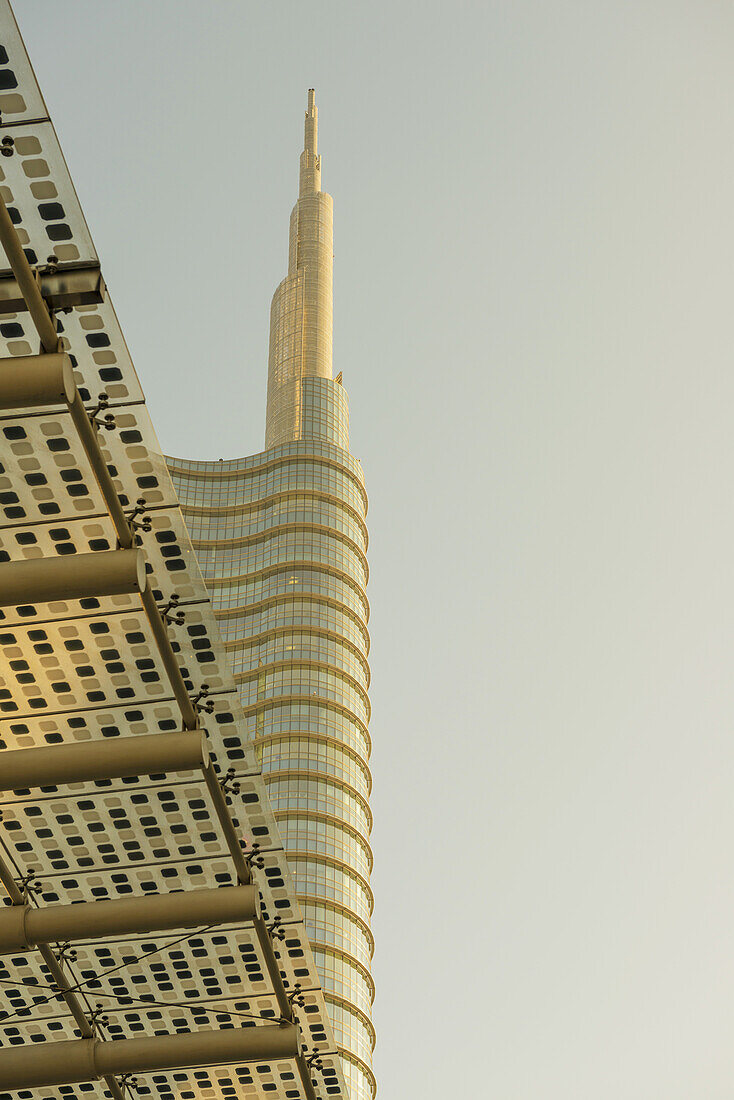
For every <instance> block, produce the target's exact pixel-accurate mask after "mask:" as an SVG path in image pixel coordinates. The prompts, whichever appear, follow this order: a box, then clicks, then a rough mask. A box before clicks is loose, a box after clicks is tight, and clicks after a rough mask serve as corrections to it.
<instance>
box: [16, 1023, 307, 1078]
mask: <svg viewBox="0 0 734 1100" xmlns="http://www.w3.org/2000/svg"><path fill="white" fill-rule="evenodd" d="M299 1053H300V1033H299V1030H298V1026H297V1025H296V1024H265V1025H263V1026H261V1027H244V1028H231V1029H228V1030H226V1031H210V1030H202V1031H194V1032H191V1033H190V1034H186V1035H161V1036H156V1037H146V1038H140V1039H115V1040H113V1041H108V1042H98V1041H96V1040H94V1039H81V1040H79V1039H77V1040H73V1041H71V1042H61V1043H44V1049H43V1055H42V1056H39V1050H38V1047H37V1046H36V1045H35V1044H29V1045H27V1046H22V1047H14V1048H9V1049H3V1050H0V1085H2V1086H4V1087H5V1088H6V1089H8V1088H9V1089H32V1088H41V1087H43V1086H46V1085H74V1084H81V1083H82V1082H84V1081H97V1080H99V1078H100V1077H105V1076H106V1075H108V1074H110V1075H112V1074H120V1073H150V1072H152V1071H154V1070H170V1069H193V1068H195V1067H197V1066H221V1065H227V1064H228V1063H230V1062H255V1061H256V1062H259V1061H263V1062H269V1061H274V1060H276V1059H280V1058H296V1057H297V1056H298V1054H299Z"/></svg>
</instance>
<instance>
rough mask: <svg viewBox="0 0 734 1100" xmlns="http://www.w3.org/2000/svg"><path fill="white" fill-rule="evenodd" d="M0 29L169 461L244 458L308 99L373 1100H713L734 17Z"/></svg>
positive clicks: (602, 5)
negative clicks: (368, 675) (357, 762)
mask: <svg viewBox="0 0 734 1100" xmlns="http://www.w3.org/2000/svg"><path fill="white" fill-rule="evenodd" d="M14 7H15V10H16V14H17V17H18V22H19V24H20V27H21V31H22V33H23V34H24V36H25V38H26V42H27V44H28V48H29V51H30V53H31V57H32V60H33V62H34V64H35V67H36V71H37V73H38V76H39V80H40V83H41V87H42V89H43V91H44V94H45V96H46V99H47V102H48V105H49V108H50V111H51V115H52V117H53V119H54V121H55V123H56V127H57V130H58V132H59V136H60V138H61V143H62V146H63V148H64V151H65V153H66V156H67V160H68V162H69V166H70V169H71V173H72V176H73V178H74V180H75V182H76V186H77V190H78V192H79V196H80V199H81V202H82V205H83V207H84V209H85V212H86V215H87V219H88V222H89V225H90V228H91V231H92V234H93V236H94V239H95V242H96V245H97V249H98V251H99V253H100V256H101V259H102V265H103V270H104V272H105V275H106V278H107V282H108V285H109V288H110V290H111V294H112V297H113V300H114V302H115V305H116V307H117V311H118V314H119V316H120V320H121V323H122V326H123V331H124V332H125V334H126V337H127V340H128V343H129V345H130V348H131V351H132V354H133V358H134V360H135V363H136V366H137V370H138V373H139V374H140V377H141V380H142V383H143V386H144V388H145V390H146V392H147V396H148V400H149V404H150V406H151V410H152V414H153V418H154V422H155V424H156V426H157V429H158V433H159V436H160V439H161V443H162V446H163V448H164V449H165V450H167V451H168V452H169V453H174V454H177V455H187V456H190V457H209V458H218V457H220V456H221V457H234V456H238V455H244V454H250V453H252V452H254V451H258V450H260V448H261V447H262V440H263V429H264V419H265V377H266V364H267V340H268V311H269V303H270V297H271V295H272V292H273V290H274V288H275V286H276V284H277V283H278V281H279V280H280V279H281V278H282V276H283V275H284V274H285V270H286V260H287V234H288V217H289V213H290V209H291V206H292V204H293V202H294V201H295V198H296V191H297V176H298V154H299V151H300V148H301V141H302V125H303V112H304V109H305V105H306V90H307V88H309V87H310V86H315V87H316V91H317V103H318V106H319V114H320V118H319V121H320V147H321V152H322V154H323V162H322V165H323V187H324V189H325V190H327V191H329V192H330V193H331V194H332V195H333V196H334V207H335V242H336V244H335V252H336V266H335V319H336V320H335V370H337V371H338V370H342V371H343V372H344V382H345V385H346V387H347V389H348V392H349V394H350V399H351V415H352V448H353V451H354V452H355V454H357V455H358V456H359V457H360V458H361V459H362V461H363V463H364V466H365V471H366V476H367V485H368V490H369V493H370V499H371V508H370V519H369V522H370V530H371V540H372V542H371V554H370V557H371V566H372V578H371V583H370V590H369V595H370V600H371V603H372V609H373V618H372V623H371V631H372V639H373V647H372V655H371V664H372V672H373V686H372V691H371V695H372V702H373V722H372V735H373V740H374V758H373V771H374V778H375V790H374V799H373V809H374V815H375V831H374V835H373V841H374V849H375V856H376V870H375V875H374V880H373V885H374V890H375V895H376V899H377V908H376V911H375V918H374V928H375V933H376V936H377V954H376V957H375V965H374V974H375V978H376V982H377V988H378V997H377V1002H376V1005H375V1022H376V1025H377V1029H378V1048H377V1053H376V1070H377V1074H378V1078H379V1082H380V1091H379V1096H380V1100H413V1098H416V1100H418V1098H419V1100H446V1098H447V1097H452V1098H454V1097H461V1098H462V1100H464V1098H472V1100H474V1098H475V1097H476V1098H483V1097H485V1096H486V1097H491V1098H496V1100H694V1098H695V1100H704V1098H705V1100H731V1098H732V1096H733V1095H734V1042H733V1041H732V1035H733V1034H734V798H733V797H732V791H733V790H734V676H732V659H733V653H734V512H733V509H732V495H733V494H732V488H731V482H732V473H733V472H734V470H733V468H734V438H733V433H732V420H733V417H732V412H733V411H734V370H733V369H732V366H733V364H732V350H731V344H732V327H733V326H732V306H731V296H732V282H733V279H734V213H733V208H734V65H733V64H732V51H733V49H734V5H733V4H732V3H731V2H725V0H546V2H543V0H534V2H533V0H511V2H509V0H483V2H481V3H480V2H477V3H457V2H456V0H454V2H453V3H451V4H449V3H437V2H435V0H412V2H408V0H391V2H390V3H386V2H382V0H377V2H372V3H370V4H360V5H358V4H356V3H349V2H346V3H345V2H344V0H340V2H339V0H333V2H322V0H312V2H311V3H308V4H306V3H295V2H294V0H282V2H280V3H267V2H265V0H260V2H254V0H251V2H242V0H208V2H206V3H205V2H204V0H155V2H154V3H151V2H144V0H125V2H120V0H117V2H114V3H113V2H111V0H104V2H101V0H63V2H59V0H15V3H14Z"/></svg>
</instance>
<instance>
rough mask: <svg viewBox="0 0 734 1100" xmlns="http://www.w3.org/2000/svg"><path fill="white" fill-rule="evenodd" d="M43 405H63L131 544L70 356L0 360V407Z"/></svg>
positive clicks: (120, 536) (122, 538)
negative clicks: (78, 386)
mask: <svg viewBox="0 0 734 1100" xmlns="http://www.w3.org/2000/svg"><path fill="white" fill-rule="evenodd" d="M1 201H2V200H0V202H1ZM1 214H2V211H1V210H0V215H1ZM43 405H66V408H67V411H68V412H69V413H70V414H71V419H72V423H73V424H74V427H75V428H76V433H77V435H78V436H79V442H80V443H81V445H82V447H83V448H84V453H85V455H86V456H87V459H88V461H89V465H90V466H91V467H92V473H93V474H94V477H95V479H96V481H97V485H98V486H99V490H100V492H101V493H102V496H103V497H104V501H105V504H106V505H107V511H108V512H109V514H110V518H111V520H112V522H113V524H114V525H115V532H116V534H117V541H118V542H119V544H120V546H121V547H122V548H123V549H128V548H129V547H131V546H132V544H133V535H132V531H131V530H130V524H129V523H128V521H127V517H126V516H125V512H124V511H123V507H122V505H121V504H120V498H119V497H118V495H117V490H116V489H115V485H114V482H113V481H112V477H111V476H110V471H109V470H108V469H107V463H106V462H105V460H104V457H103V455H102V451H101V449H100V443H99V435H98V432H97V429H96V427H95V426H94V425H93V424H92V422H91V420H90V419H89V414H88V413H87V410H86V409H85V408H84V403H83V401H82V399H81V395H80V393H79V390H78V389H77V386H76V382H75V381H74V370H73V368H72V365H71V359H70V358H69V356H68V355H66V353H65V352H51V353H48V354H46V355H24V356H19V357H18V358H16V359H5V360H3V362H2V363H0V409H5V410H7V409H29V408H39V407H42V406H43Z"/></svg>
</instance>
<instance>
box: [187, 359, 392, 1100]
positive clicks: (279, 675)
mask: <svg viewBox="0 0 734 1100" xmlns="http://www.w3.org/2000/svg"><path fill="white" fill-rule="evenodd" d="M320 381H321V380H320ZM329 385H330V387H331V388H332V389H333V390H334V391H339V394H338V396H339V398H340V401H339V403H338V404H336V405H335V408H336V411H337V413H338V412H339V410H340V409H342V408H343V407H344V395H343V390H342V387H341V386H339V385H338V384H337V383H335V382H329ZM169 468H170V471H171V475H172V477H173V480H174V483H175V485H176V488H177V490H178V494H179V499H180V501H181V507H182V509H183V513H184V516H185V517H186V522H187V524H188V527H189V531H190V534H191V537H192V540H193V543H194V547H195V549H196V552H197V555H198V558H199V563H200V565H201V568H202V572H203V574H204V577H205V579H206V582H207V586H208V587H209V590H210V592H211V594H212V597H213V600H214V606H215V608H216V609H217V610H216V614H217V618H218V620H219V625H220V628H221V631H222V636H223V638H224V641H225V644H226V646H227V649H228V650H229V653H230V657H231V661H232V668H233V671H234V673H235V679H236V681H237V684H238V687H239V692H240V698H241V700H242V704H243V706H244V708H245V711H246V713H247V715H248V717H249V731H250V736H251V737H252V739H253V741H254V742H255V744H256V746H257V749H258V755H259V757H260V762H261V765H262V769H263V774H264V779H265V781H266V784H267V787H268V794H269V796H270V799H271V803H272V806H273V809H274V811H275V813H276V816H277V818H278V824H279V827H280V830H281V835H282V838H283V843H284V845H285V848H286V851H287V852H288V857H289V863H290V866H291V870H292V872H293V874H294V877H295V880H296V886H297V889H298V893H299V897H300V901H301V905H302V908H303V913H304V917H305V919H306V923H307V926H308V930H309V935H310V939H311V945H312V948H313V952H314V958H315V961H316V965H317V966H318V967H319V972H320V975H321V980H322V983H323V988H324V993H325V996H326V1003H327V1007H328V1009H329V1014H330V1016H331V1020H332V1024H333V1026H334V1030H335V1034H336V1038H337V1042H338V1043H339V1044H340V1046H341V1049H342V1051H343V1059H342V1060H343V1063H344V1072H345V1076H346V1079H347V1084H348V1085H349V1086H350V1088H351V1096H352V1100H371V1097H372V1096H373V1094H374V1081H373V1078H372V1073H371V1068H370V1067H371V1055H372V1048H373V1045H374V1032H373V1030H372V1024H371V1020H370V1012H371V1005H372V998H373V994H374V988H373V984H372V979H371V976H370V966H371V959H372V936H371V933H370V928H369V922H370V914H371V911H372V895H371V893H370V889H369V877H370V871H371V868H372V853H371V850H370V846H369V835H370V829H371V823H372V817H371V813H370V808H369V796H370V787H371V779H370V771H369V762H368V761H369V751H370V742H369V735H368V732H367V727H368V723H369V714H370V712H369V699H368V696H367V691H368V688H369V665H368V653H369V634H368V631H367V620H368V614H369V611H368V603H367V597H366V594H365V585H366V582H367V561H366V557H365V553H366V550H367V528H366V525H365V515H366V506H367V502H366V496H365V492H364V483H363V478H362V473H361V469H360V467H359V465H358V463H356V462H355V460H354V458H353V457H352V456H351V455H349V453H348V452H346V451H344V450H342V448H340V447H337V446H334V445H333V444H332V443H329V442H327V441H326V440H324V439H303V440H300V441H296V442H292V443H290V444H288V445H286V446H281V447H275V448H272V449H271V450H269V451H265V452H262V453H261V454H259V455H253V456H251V457H250V458H247V459H243V460H241V461H230V462H189V461H184V460H182V459H174V458H171V459H169Z"/></svg>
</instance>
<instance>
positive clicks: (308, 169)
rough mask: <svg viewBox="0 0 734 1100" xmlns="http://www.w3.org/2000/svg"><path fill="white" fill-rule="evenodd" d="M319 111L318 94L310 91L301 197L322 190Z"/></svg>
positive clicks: (302, 157) (302, 165) (302, 166)
mask: <svg viewBox="0 0 734 1100" xmlns="http://www.w3.org/2000/svg"><path fill="white" fill-rule="evenodd" d="M318 140H319V109H318V107H317V106H316V92H315V91H314V89H313V88H309V89H308V110H307V111H306V122H305V125H304V133H303V152H302V153H301V177H300V186H299V189H298V193H299V196H300V197H301V198H303V197H304V196H305V195H313V194H314V193H315V192H317V191H320V190H321V157H320V156H319V155H318V151H317V150H318Z"/></svg>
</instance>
